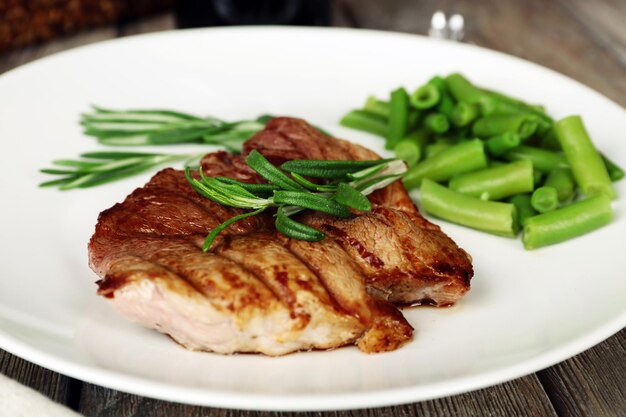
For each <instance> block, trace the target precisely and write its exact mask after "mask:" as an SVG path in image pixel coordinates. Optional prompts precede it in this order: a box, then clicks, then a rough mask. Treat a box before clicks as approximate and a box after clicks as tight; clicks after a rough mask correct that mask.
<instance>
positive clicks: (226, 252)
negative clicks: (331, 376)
mask: <svg viewBox="0 0 626 417" xmlns="http://www.w3.org/2000/svg"><path fill="white" fill-rule="evenodd" d="M216 252H217V253H219V254H220V255H222V256H224V257H226V258H228V259H231V260H233V261H234V262H237V263H238V264H240V265H242V266H243V267H244V268H246V269H247V270H249V271H251V272H253V273H254V275H256V276H257V277H258V278H259V279H260V280H261V281H262V282H263V283H264V284H265V285H266V286H267V287H268V288H269V289H270V290H271V291H272V292H273V293H274V294H275V295H276V296H277V297H278V298H279V299H280V300H281V301H282V302H283V304H285V305H286V306H287V307H288V308H289V311H290V312H291V317H292V319H293V320H294V322H296V323H298V325H297V327H298V328H299V329H301V330H302V331H301V332H296V331H293V332H291V334H289V335H288V336H289V337H291V338H293V339H294V340H299V341H300V343H303V344H305V345H307V344H308V345H310V346H315V347H318V348H331V347H333V346H338V345H340V344H338V343H336V341H335V340H333V336H332V335H333V333H335V334H337V333H339V331H340V330H342V329H343V328H344V327H345V333H346V334H345V335H344V334H342V333H339V334H337V336H342V337H341V340H344V343H343V344H345V340H354V339H356V338H357V337H358V336H360V335H361V334H363V332H364V331H365V329H366V327H365V325H364V324H362V323H361V322H359V320H358V317H356V316H355V315H351V314H349V313H348V314H346V313H347V312H346V311H345V310H343V309H341V308H338V307H339V306H338V303H337V301H335V300H334V299H333V297H332V296H331V294H329V293H328V292H327V291H326V288H325V287H324V285H323V284H322V283H321V282H320V280H319V279H318V277H317V276H316V275H315V274H314V273H313V272H312V271H311V270H310V269H309V268H308V267H307V266H306V265H305V264H304V263H302V261H300V260H299V259H298V258H297V257H296V256H295V255H294V254H293V253H292V252H291V251H289V249H287V248H286V247H285V246H283V244H282V243H281V242H280V241H279V239H278V238H277V237H276V235H273V234H268V233H263V234H248V235H242V236H230V237H229V238H228V239H226V240H225V241H224V243H223V244H222V245H221V246H219V247H218V248H216ZM334 278H335V279H337V280H340V281H344V280H346V278H347V277H344V276H335V277H334ZM362 297H363V295H362ZM311 329H314V330H311ZM320 336H322V339H323V338H324V337H326V338H330V341H329V343H327V344H321V343H320ZM350 337H351V339H350ZM409 337H410V336H409ZM405 340H406V339H405Z"/></svg>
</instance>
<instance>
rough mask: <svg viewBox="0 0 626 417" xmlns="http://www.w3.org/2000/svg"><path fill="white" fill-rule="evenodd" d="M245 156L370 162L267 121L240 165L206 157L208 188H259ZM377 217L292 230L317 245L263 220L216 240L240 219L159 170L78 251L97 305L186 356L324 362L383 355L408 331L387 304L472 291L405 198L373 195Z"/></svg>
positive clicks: (351, 148) (352, 150) (458, 262)
mask: <svg viewBox="0 0 626 417" xmlns="http://www.w3.org/2000/svg"><path fill="white" fill-rule="evenodd" d="M252 149H257V150H259V151H260V152H261V153H262V154H263V155H265V156H266V157H267V158H268V159H269V160H270V161H272V162H274V163H282V162H284V161H286V160H290V159H375V158H378V156H377V155H376V154H374V153H373V152H371V151H369V150H367V149H365V148H363V147H361V146H358V145H353V144H350V143H349V142H345V141H342V140H338V139H333V138H330V137H327V136H325V135H322V134H320V133H319V132H318V131H317V130H316V129H315V128H313V127H311V126H310V125H308V124H307V123H306V122H304V121H302V120H299V119H291V118H277V119H273V120H272V121H271V122H270V123H269V124H268V126H267V128H266V129H265V130H263V131H261V132H259V133H258V134H257V135H255V136H254V137H253V138H251V139H250V140H248V141H247V142H246V143H245V144H244V150H243V154H242V156H241V157H240V156H235V155H231V154H227V153H225V152H215V153H211V154H208V155H207V156H206V157H205V158H204V159H203V161H202V168H203V170H204V172H205V173H206V175H210V176H228V177H232V178H236V179H240V180H242V181H246V182H261V181H262V179H261V178H259V177H258V176H257V175H256V173H255V172H254V171H252V170H251V169H250V168H249V167H248V166H247V165H246V164H245V162H244V158H245V155H246V154H247V153H249V152H250V151H251V150H252ZM371 201H372V202H373V203H374V204H373V205H374V207H375V208H374V210H373V211H372V212H371V213H365V214H362V215H355V216H354V217H352V218H350V219H337V218H332V217H330V216H325V215H322V214H319V213H308V214H304V215H302V216H301V217H300V220H301V221H304V222H306V223H308V224H310V225H312V226H314V227H317V228H319V229H320V230H323V231H324V232H325V233H326V235H327V238H325V239H324V240H323V241H321V242H315V243H311V242H303V241H297V240H293V239H289V238H287V237H285V236H283V235H280V234H278V233H277V232H276V231H275V230H274V227H273V218H272V215H271V214H267V215H259V216H254V217H249V218H246V219H244V220H242V221H240V222H237V223H235V224H234V225H233V226H231V227H230V228H229V229H227V230H226V231H225V232H224V233H222V235H221V236H220V237H219V238H218V240H217V241H216V243H215V244H214V245H213V247H212V249H211V251H210V252H209V253H204V252H202V250H201V245H202V242H203V240H204V237H205V236H206V234H207V233H208V232H209V231H210V230H211V229H213V228H214V227H215V226H217V225H218V224H220V223H221V222H223V221H224V220H226V219H228V218H230V217H232V216H234V215H237V214H239V213H241V212H242V211H241V210H238V209H234V208H229V207H224V206H221V205H219V204H216V203H214V202H212V201H210V200H207V199H205V198H204V197H201V196H199V195H197V194H196V193H195V191H194V190H193V189H192V188H191V187H190V186H189V185H188V183H187V181H186V179H185V178H184V175H183V173H182V172H180V171H177V170H173V169H165V170H163V171H161V172H159V173H158V174H156V175H155V176H154V177H153V178H152V179H151V180H150V182H149V183H148V184H146V185H145V186H144V187H142V188H139V189H137V190H135V191H134V192H133V193H131V194H130V195H129V196H128V197H127V198H126V200H125V201H124V202H122V203H119V204H116V205H114V206H113V207H112V208H110V209H108V210H105V211H104V212H102V213H101V214H100V216H99V219H98V224H97V226H96V231H95V234H94V235H93V237H92V239H91V241H90V243H89V256H90V265H91V267H92V269H93V270H94V271H95V272H96V273H97V274H98V275H99V276H100V277H102V279H101V280H100V281H98V284H99V290H98V293H99V294H100V295H103V296H105V297H107V299H108V300H110V302H111V303H112V304H113V306H114V307H115V308H116V309H117V310H119V311H120V312H121V313H122V314H123V315H125V316H126V317H128V318H130V319H132V320H135V321H137V322H139V323H141V324H143V325H145V326H148V327H152V328H156V329H157V330H159V331H161V332H163V333H166V334H169V335H170V336H171V337H172V338H174V339H175V340H177V341H178V342H179V343H181V344H182V345H184V346H185V347H187V348H189V349H196V350H208V351H215V352H220V353H234V352H262V353H265V354H268V355H281V354H285V353H289V352H293V351H297V350H307V349H329V348H334V347H338V346H342V345H346V344H351V343H356V344H357V346H358V347H359V349H361V350H362V351H364V352H380V351H387V350H393V349H396V348H398V347H399V346H401V345H402V344H403V343H405V342H406V341H408V340H410V338H411V336H412V330H413V329H412V328H411V326H410V325H409V324H408V323H407V322H406V320H405V319H404V317H402V315H401V314H400V312H399V311H398V310H397V309H396V308H395V307H393V305H392V304H390V303H389V302H399V303H407V304H419V303H426V304H432V305H449V304H451V303H453V302H454V301H456V300H457V299H458V298H459V297H461V296H462V295H463V294H464V293H465V292H466V291H467V290H468V289H469V280H470V278H471V276H472V267H471V262H470V259H469V256H468V255H467V254H466V253H465V252H464V251H463V250H461V249H459V248H458V247H457V246H456V245H455V244H454V242H452V240H450V239H449V238H448V237H447V236H446V235H445V234H443V233H442V232H441V231H440V229H439V228H438V227H437V226H435V225H433V224H431V223H430V222H428V221H427V220H425V219H424V218H423V217H422V216H421V215H420V214H419V212H418V211H417V209H416V207H415V205H414V204H413V203H412V201H411V199H410V198H409V196H408V194H407V193H406V191H405V190H404V187H403V186H402V185H401V184H400V183H399V182H397V183H395V184H392V185H391V186H389V187H387V188H386V189H384V190H380V191H378V192H376V193H374V194H373V195H372V196H371Z"/></svg>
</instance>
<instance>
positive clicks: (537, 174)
mask: <svg viewBox="0 0 626 417" xmlns="http://www.w3.org/2000/svg"><path fill="white" fill-rule="evenodd" d="M543 175H544V173H543V172H541V171H537V170H536V169H533V182H534V184H535V187H537V186H539V184H541V181H543Z"/></svg>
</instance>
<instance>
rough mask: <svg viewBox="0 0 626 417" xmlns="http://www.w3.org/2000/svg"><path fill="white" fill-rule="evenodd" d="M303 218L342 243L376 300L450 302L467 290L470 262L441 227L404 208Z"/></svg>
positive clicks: (441, 304) (413, 302) (386, 208)
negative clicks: (421, 220)
mask: <svg viewBox="0 0 626 417" xmlns="http://www.w3.org/2000/svg"><path fill="white" fill-rule="evenodd" d="M302 221H303V222H304V223H306V224H309V225H310V226H313V227H315V228H317V229H319V230H322V231H323V232H324V233H326V235H327V236H330V237H332V238H333V239H335V240H336V241H337V242H339V243H340V244H341V246H342V247H343V249H344V250H345V251H346V252H347V253H348V254H350V256H351V257H352V259H353V260H354V261H355V262H356V263H357V264H358V265H359V267H360V269H361V271H362V272H363V274H364V275H365V277H366V279H367V282H368V284H369V290H370V292H371V293H372V295H374V296H375V297H377V298H381V299H384V300H388V301H391V302H393V303H399V304H427V305H439V306H445V305H450V304H453V303H454V302H455V301H456V300H458V299H459V298H460V297H461V296H462V295H463V294H464V293H465V292H466V291H467V289H468V288H469V281H470V278H471V271H472V266H471V263H470V261H469V259H468V257H467V255H466V254H465V252H464V251H462V250H460V249H459V248H458V247H457V246H456V245H454V244H451V242H452V241H451V240H450V239H449V238H448V237H447V236H446V235H444V234H443V233H442V232H441V231H439V230H437V229H434V228H423V227H419V225H417V224H416V223H415V222H414V221H412V219H411V217H410V216H409V215H407V214H406V213H405V212H403V211H402V210H396V209H392V208H388V207H377V208H375V209H374V210H373V211H372V212H371V213H365V214H363V215H361V216H358V217H355V218H352V219H339V218H336V217H332V216H326V215H322V214H319V213H316V214H307V215H305V216H303V217H302Z"/></svg>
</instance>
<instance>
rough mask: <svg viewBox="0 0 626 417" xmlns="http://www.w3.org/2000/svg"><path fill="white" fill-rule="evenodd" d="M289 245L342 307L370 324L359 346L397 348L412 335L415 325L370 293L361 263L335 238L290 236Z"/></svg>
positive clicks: (374, 349) (367, 349)
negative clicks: (306, 238)
mask: <svg viewBox="0 0 626 417" xmlns="http://www.w3.org/2000/svg"><path fill="white" fill-rule="evenodd" d="M287 247H288V248H289V249H290V250H291V251H292V252H293V253H294V254H296V256H298V258H300V259H301V260H302V261H303V262H304V263H305V264H306V265H307V266H308V267H309V268H310V269H311V270H312V271H314V272H315V274H316V275H317V277H318V278H319V279H320V281H321V282H322V283H323V285H324V286H325V287H326V289H327V290H328V292H329V293H330V294H331V295H332V296H333V297H334V299H335V300H336V302H337V304H339V306H340V308H342V309H343V310H346V311H348V312H349V313H351V314H352V315H354V316H355V317H358V318H359V319H360V320H361V322H363V323H366V324H367V327H368V328H367V331H366V332H365V333H364V334H363V336H362V337H361V338H360V339H359V341H358V342H357V346H358V347H359V349H361V350H362V351H364V352H382V351H388V350H395V349H397V348H398V347H400V346H401V345H403V344H404V343H406V341H407V340H409V339H410V338H411V334H412V332H413V328H412V327H411V326H410V325H409V324H408V323H407V321H406V320H405V318H404V317H403V316H402V314H400V312H399V311H398V310H397V309H396V308H394V307H393V306H391V305H390V304H388V303H386V302H383V301H379V300H376V299H374V298H371V297H370V296H369V294H368V293H367V291H366V289H365V282H364V279H363V276H362V275H361V273H360V271H359V268H358V266H357V265H356V264H355V263H354V261H353V260H352V259H351V258H350V257H349V256H348V254H347V253H346V252H344V251H343V250H342V248H341V247H340V246H339V245H338V244H337V243H336V242H335V241H333V240H332V239H324V240H322V241H321V242H314V243H313V242H305V241H303V240H295V239H289V240H288V244H287Z"/></svg>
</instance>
